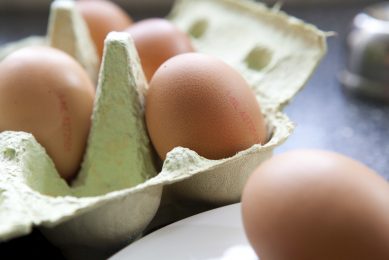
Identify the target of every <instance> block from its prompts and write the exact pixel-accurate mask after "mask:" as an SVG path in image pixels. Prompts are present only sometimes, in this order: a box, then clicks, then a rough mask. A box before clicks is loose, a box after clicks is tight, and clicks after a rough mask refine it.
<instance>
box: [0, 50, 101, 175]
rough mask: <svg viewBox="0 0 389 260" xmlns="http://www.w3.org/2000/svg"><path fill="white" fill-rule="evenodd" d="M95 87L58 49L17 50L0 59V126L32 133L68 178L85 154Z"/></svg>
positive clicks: (3, 129) (1, 129)
mask: <svg viewBox="0 0 389 260" xmlns="http://www.w3.org/2000/svg"><path fill="white" fill-rule="evenodd" d="M94 89H95V88H94V86H93V84H92V82H91V80H90V78H89V77H88V75H87V73H86V72H85V70H84V69H83V68H82V67H81V65H79V63H78V62H76V61H75V60H74V59H73V58H72V57H71V56H69V55H68V54H66V53H64V52H62V51H60V50H57V49H54V48H50V47H25V48H22V49H20V50H18V51H15V52H14V53H12V54H10V55H9V56H7V57H6V58H5V59H4V60H3V61H2V62H1V63H0V131H7V130H11V131H24V132H29V133H32V134H33V135H34V137H35V138H36V139H37V141H38V142H39V143H40V144H41V145H42V146H43V147H45V149H46V151H47V153H48V154H49V155H50V157H51V158H52V160H53V161H54V164H55V166H56V168H57V170H58V172H59V174H60V175H61V176H62V177H63V178H64V179H66V180H70V179H72V178H73V177H74V176H75V175H76V173H77V171H78V169H79V167H80V163H81V160H82V157H83V154H84V149H85V145H86V141H87V137H88V133H89V128H90V124H91V114H92V108H93V100H94V93H95V90H94Z"/></svg>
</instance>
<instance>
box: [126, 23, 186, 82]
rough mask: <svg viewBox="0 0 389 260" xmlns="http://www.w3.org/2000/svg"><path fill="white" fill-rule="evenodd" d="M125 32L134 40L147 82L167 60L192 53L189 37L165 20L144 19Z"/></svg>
mask: <svg viewBox="0 0 389 260" xmlns="http://www.w3.org/2000/svg"><path fill="white" fill-rule="evenodd" d="M126 31H127V32H128V33H130V34H131V37H132V38H133V39H134V42H135V46H136V49H137V51H138V53H139V57H140V60H141V63H142V67H143V71H144V72H145V75H146V78H147V79H148V80H150V79H151V77H152V76H153V74H154V72H155V71H156V70H157V69H158V68H159V66H160V65H161V64H162V63H164V62H165V61H166V60H168V59H169V58H171V57H173V56H175V55H178V54H181V53H186V52H193V51H194V48H193V46H192V44H191V41H190V38H189V36H188V35H187V34H186V33H184V32H183V31H181V30H180V29H179V28H178V27H177V26H176V25H174V24H173V23H172V22H170V21H168V20H166V19H162V18H149V19H145V20H142V21H139V22H137V23H134V24H133V25H132V26H130V27H129V28H128V29H127V30H126Z"/></svg>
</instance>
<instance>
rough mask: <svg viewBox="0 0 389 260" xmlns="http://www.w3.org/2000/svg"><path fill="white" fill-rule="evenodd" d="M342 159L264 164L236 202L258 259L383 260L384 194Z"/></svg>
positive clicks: (388, 224) (300, 155)
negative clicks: (240, 207) (240, 203)
mask: <svg viewBox="0 0 389 260" xmlns="http://www.w3.org/2000/svg"><path fill="white" fill-rule="evenodd" d="M388 188H389V187H388V184H387V182H386V181H385V180H384V179H383V178H381V177H380V176H379V175H378V174H376V173H375V172H373V171H372V170H370V169H369V168H368V167H366V166H365V165H363V164H361V163H359V162H357V161H355V160H353V159H351V158H348V157H346V156H343V155H340V154H337V153H332V152H326V151H317V150H297V151H292V152H287V153H284V154H282V155H277V156H275V157H273V158H271V159H270V160H268V161H266V162H264V163H263V164H262V165H261V166H260V167H259V168H258V169H257V170H256V171H255V172H254V173H253V174H252V176H251V177H250V178H249V179H248V181H247V184H246V187H245V188H244V192H243V197H242V214H243V221H244V226H245V230H246V234H247V236H248V238H249V240H250V242H251V244H252V246H253V248H254V249H255V251H256V252H257V254H258V256H259V257H260V259H264V260H266V259H277V260H283V259H285V260H312V259H315V260H328V259H333V260H337V259H339V260H340V259H342V260H343V259H347V260H348V259H360V260H368V259H375V260H381V259H382V260H385V259H389V247H388V243H389V217H388V216H389V189H388Z"/></svg>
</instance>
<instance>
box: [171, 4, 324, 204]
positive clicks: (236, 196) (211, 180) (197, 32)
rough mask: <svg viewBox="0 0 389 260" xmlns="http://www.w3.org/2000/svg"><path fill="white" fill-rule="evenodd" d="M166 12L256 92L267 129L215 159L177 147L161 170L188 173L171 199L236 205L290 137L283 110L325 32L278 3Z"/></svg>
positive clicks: (180, 7) (316, 57)
mask: <svg viewBox="0 0 389 260" xmlns="http://www.w3.org/2000/svg"><path fill="white" fill-rule="evenodd" d="M209 10H212V12H210V11H209ZM169 17H170V19H171V21H172V22H173V23H175V24H176V25H177V26H178V27H179V28H181V29H182V30H184V31H186V32H187V33H188V34H189V35H191V36H192V43H193V45H194V47H195V49H196V50H197V51H199V52H203V53H208V54H212V55H215V56H217V57H219V58H220V59H222V60H223V61H225V62H227V63H228V64H230V65H231V66H232V67H234V68H235V69H237V70H238V71H239V72H240V73H241V74H242V75H243V77H244V78H245V79H246V80H247V81H248V83H249V85H250V87H251V88H252V89H253V90H254V92H255V94H256V97H257V100H258V102H259V104H260V106H261V110H262V113H263V114H264V117H265V120H266V122H267V127H268V133H269V134H268V141H267V142H266V143H265V144H264V145H254V146H252V147H251V148H248V149H247V150H245V151H241V152H240V153H238V154H236V155H234V156H232V157H230V158H227V159H223V160H217V161H212V160H207V159H205V158H202V157H201V156H199V155H197V154H196V153H193V152H192V153H189V152H188V151H187V150H186V149H182V148H175V149H173V150H172V151H171V152H170V154H168V156H167V159H166V160H165V163H164V166H163V171H168V170H170V169H171V168H174V169H175V171H177V172H179V171H181V172H182V174H186V175H190V176H191V177H190V178H188V179H186V180H185V181H182V182H177V183H175V184H173V185H170V186H169V187H167V190H168V191H169V192H171V193H173V195H172V196H173V197H178V198H180V199H182V198H186V199H189V200H194V201H201V202H203V203H212V204H214V205H224V204H229V203H234V202H237V201H239V200H240V195H241V192H242V189H243V185H244V183H245V181H246V180H247V177H248V176H249V174H250V173H251V172H252V171H253V170H254V168H255V166H256V165H259V164H260V163H261V162H262V161H263V160H264V159H266V158H268V157H269V156H271V154H272V151H273V149H274V148H275V147H277V146H279V145H281V144H282V143H283V142H284V141H285V140H286V139H287V138H288V136H289V135H290V134H291V132H292V130H293V128H294V126H293V123H292V122H291V121H290V120H289V119H288V117H287V116H286V115H284V114H283V113H282V108H283V106H284V105H285V104H287V102H288V101H289V100H290V99H291V98H292V97H293V96H294V95H295V94H296V93H297V92H298V90H300V89H301V88H302V87H303V86H304V84H305V83H306V81H307V80H308V78H309V76H310V75H311V74H312V72H313V71H314V69H315V68H316V66H317V65H318V63H319V61H320V60H321V58H322V57H323V55H324V53H325V51H326V42H325V38H326V37H325V34H324V33H323V32H321V31H319V30H318V29H316V28H315V27H314V26H312V25H308V24H305V23H304V22H302V21H301V20H298V19H296V18H293V17H290V16H288V15H286V14H285V13H283V12H281V11H279V10H278V9H276V8H273V9H268V8H267V7H265V6H264V5H262V4H259V3H255V2H253V1H246V0H245V1H233V0H216V1H208V0H198V1H193V0H180V1H177V2H176V5H175V6H174V8H173V10H172V12H171V14H170V16H169ZM286 42H287V44H285V43H286ZM192 162H196V163H195V165H202V168H201V169H198V168H196V167H194V164H193V163H192ZM178 165H180V166H178Z"/></svg>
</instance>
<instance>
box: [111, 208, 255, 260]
mask: <svg viewBox="0 0 389 260" xmlns="http://www.w3.org/2000/svg"><path fill="white" fill-rule="evenodd" d="M122 259H123V260H124V259H138V260H154V259H169V260H176V259H177V260H183V259H188V260H197V259H198V260H258V257H257V256H256V255H255V253H254V251H253V249H252V248H251V247H250V245H249V242H248V240H247V238H246V236H245V234H244V230H243V224H242V218H241V213H240V204H233V205H229V206H225V207H221V208H217V209H214V210H210V211H207V212H204V213H201V214H198V215H195V216H192V217H189V218H186V219H183V220H181V221H178V222H175V223H173V224H171V225H168V226H166V227H163V228H161V229H159V230H157V231H155V232H153V233H151V234H149V235H147V236H145V237H143V238H142V239H140V240H138V241H136V242H134V243H132V244H131V245H129V246H127V247H126V248H124V249H123V250H121V251H119V252H118V253H117V254H115V255H114V256H112V257H111V258H110V260H122Z"/></svg>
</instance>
